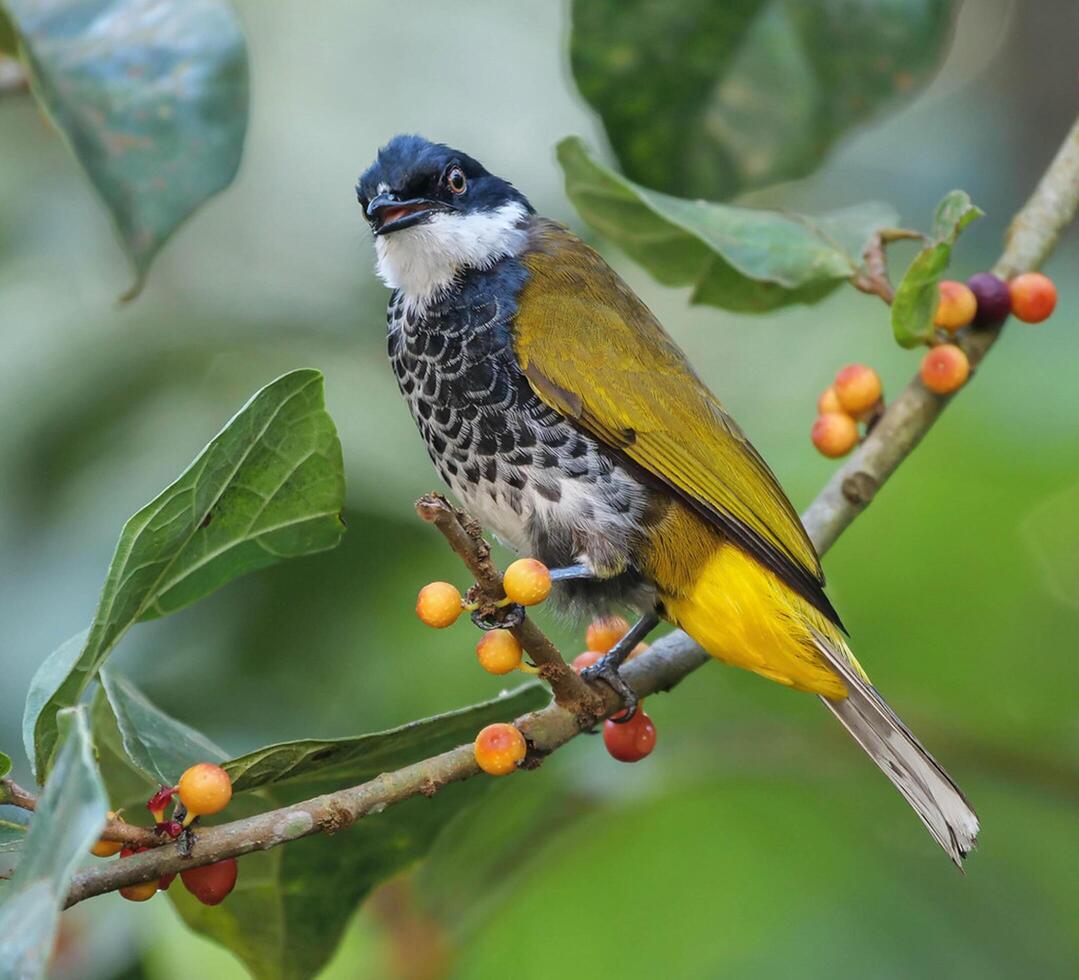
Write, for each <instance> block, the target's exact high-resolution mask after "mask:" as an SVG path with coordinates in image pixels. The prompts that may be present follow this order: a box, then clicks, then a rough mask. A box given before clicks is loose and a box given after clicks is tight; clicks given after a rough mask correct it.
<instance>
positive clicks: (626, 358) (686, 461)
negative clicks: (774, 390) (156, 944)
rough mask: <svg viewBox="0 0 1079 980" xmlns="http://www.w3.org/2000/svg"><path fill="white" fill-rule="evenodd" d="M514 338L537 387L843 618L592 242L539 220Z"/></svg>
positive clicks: (794, 519)
mask: <svg viewBox="0 0 1079 980" xmlns="http://www.w3.org/2000/svg"><path fill="white" fill-rule="evenodd" d="M524 264H525V266H526V267H527V269H528V272H529V281H528V283H527V284H526V285H525V287H524V290H523V292H522V294H521V297H520V301H519V304H518V313H517V316H516V318H515V320H514V345H515V349H516V352H517V355H518V358H519V359H520V362H521V366H522V368H523V370H524V373H525V375H526V377H527V378H528V380H529V383H530V384H531V386H532V388H533V390H534V391H535V392H536V394H537V395H538V396H539V397H540V398H541V399H542V400H543V401H544V402H546V403H547V404H548V405H550V406H552V407H553V408H555V409H556V410H558V411H560V412H562V413H563V414H564V415H566V416H567V417H569V418H571V419H572V420H574V421H575V422H576V423H577V424H578V425H580V426H581V427H582V428H583V429H585V430H586V431H588V432H590V433H591V434H592V435H594V436H595V437H596V438H598V439H600V440H601V441H602V442H604V443H606V444H607V445H608V446H610V447H611V448H613V449H616V450H618V451H620V452H622V453H623V454H625V456H627V457H628V458H629V459H631V460H633V461H634V462H635V463H637V464H638V465H639V466H641V467H643V468H644V469H645V470H647V471H648V472H649V473H651V474H652V475H653V476H655V477H656V478H658V479H659V480H660V481H662V482H663V483H664V484H666V485H667V486H668V487H670V488H671V489H672V490H673V491H675V492H676V493H677V494H678V495H679V496H680V497H682V498H683V499H684V500H685V501H686V502H687V503H689V504H690V505H691V506H692V507H693V508H694V509H695V510H697V511H698V512H699V513H700V514H702V515H703V516H704V517H705V518H706V519H708V520H709V521H710V522H711V523H713V524H715V525H716V526H717V527H719V529H720V530H721V531H722V532H723V533H724V534H725V535H726V536H727V537H729V538H731V539H732V540H734V541H736V542H737V543H738V544H739V545H741V546H742V547H743V548H745V550H747V551H748V552H749V553H751V554H753V555H754V556H755V557H757V558H758V559H759V560H760V561H762V562H763V563H764V564H765V565H767V566H768V567H769V568H771V569H772V570H774V571H775V572H776V573H777V574H778V575H780V577H781V578H783V579H784V580H785V581H786V582H787V583H788V584H790V585H791V587H792V588H795V589H796V590H797V591H798V592H800V593H801V594H802V595H804V596H805V597H806V598H807V599H809V600H810V601H811V602H812V603H813V604H814V605H815V606H817V607H818V608H819V609H821V611H822V612H824V613H825V614H826V615H828V616H829V617H830V618H832V619H833V620H835V621H836V622H837V623H838V617H837V616H836V613H835V610H834V609H832V606H831V604H830V603H829V602H828V599H827V598H826V597H825V595H824V592H823V588H822V586H823V584H824V576H823V573H822V571H821V567H820V560H819V559H818V557H817V553H816V551H815V549H814V547H813V544H812V542H811V541H810V540H809V536H808V535H807V534H806V532H805V529H804V528H803V527H802V524H801V521H800V520H799V519H798V515H797V514H796V513H795V511H794V508H793V507H792V506H791V504H790V501H789V500H787V497H786V495H785V494H784V492H783V490H782V488H781V487H780V486H779V483H778V481H777V480H776V478H775V476H774V475H773V474H772V471H771V470H770V469H769V468H768V465H767V464H766V463H765V462H764V460H763V459H762V458H761V457H760V455H759V454H758V453H757V451H756V450H755V449H754V448H753V446H752V445H751V444H750V443H749V440H748V439H746V437H745V435H744V434H743V432H742V430H741V429H740V428H739V427H738V424H737V423H736V422H735V421H734V419H732V418H731V417H730V416H729V415H728V414H727V412H726V411H725V410H724V408H723V406H722V405H721V404H720V403H719V401H718V400H717V399H716V398H715V396H714V395H712V393H711V392H710V391H709V390H708V389H707V388H706V387H705V386H704V384H703V383H702V382H701V380H700V379H699V378H698V377H697V376H696V374H695V373H694V372H693V369H692V368H691V367H690V366H689V364H688V362H687V361H686V359H685V355H684V354H683V353H682V352H681V350H679V349H678V347H677V345H675V343H674V341H672V340H671V339H670V337H668V336H667V334H666V333H665V332H664V330H663V328H662V327H661V326H660V324H659V323H658V321H657V320H656V319H655V317H654V316H653V315H652V314H651V312H650V311H649V310H648V308H647V307H646V306H645V305H644V304H643V303H642V302H641V301H640V300H639V299H638V298H637V297H636V295H634V293H633V292H632V291H631V290H630V289H629V287H628V286H627V285H626V284H625V283H624V282H623V281H622V280H621V279H620V278H619V277H618V275H617V274H616V273H615V272H614V271H613V270H612V269H611V268H610V267H609V266H608V265H607V263H606V262H605V261H604V260H603V259H602V258H601V257H600V256H599V255H598V254H597V253H596V252H595V251H593V250H592V249H591V248H589V247H588V246H587V245H585V244H584V243H583V242H582V241H581V240H580V239H578V238H577V237H576V236H575V235H573V234H571V233H570V232H568V231H567V230H566V229H564V228H562V227H561V226H559V225H556V224H554V223H553V222H548V221H544V220H540V219H537V220H536V221H535V223H534V226H533V232H532V241H531V248H530V250H529V251H528V252H526V254H525V256H524Z"/></svg>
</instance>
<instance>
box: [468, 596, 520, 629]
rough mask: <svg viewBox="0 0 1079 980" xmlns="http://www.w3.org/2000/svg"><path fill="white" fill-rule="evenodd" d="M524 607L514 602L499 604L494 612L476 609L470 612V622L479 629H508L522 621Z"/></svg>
mask: <svg viewBox="0 0 1079 980" xmlns="http://www.w3.org/2000/svg"><path fill="white" fill-rule="evenodd" d="M524 618H525V607H524V606H522V605H520V604H519V603H516V602H508V603H506V605H504V606H499V607H498V608H497V609H495V611H494V612H487V611H485V610H483V609H477V610H475V611H474V612H473V613H472V623H473V624H474V625H475V626H478V627H479V628H480V629H481V630H484V631H487V630H510V629H513V627H514V626H520V625H521V623H523V622H524Z"/></svg>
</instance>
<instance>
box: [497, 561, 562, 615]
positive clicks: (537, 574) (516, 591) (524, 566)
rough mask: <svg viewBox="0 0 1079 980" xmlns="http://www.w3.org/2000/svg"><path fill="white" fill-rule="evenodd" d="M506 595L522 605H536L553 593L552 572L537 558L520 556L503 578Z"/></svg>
mask: <svg viewBox="0 0 1079 980" xmlns="http://www.w3.org/2000/svg"><path fill="white" fill-rule="evenodd" d="M502 588H503V589H505V590H506V595H507V596H508V597H509V598H510V599H511V600H512V601H513V602H517V603H520V604H521V605H522V606H534V605H536V603H538V602H543V600H544V599H546V598H547V596H549V595H550V594H551V573H550V572H549V571H548V570H547V566H546V565H544V564H543V562H541V561H537V560H536V559H535V558H518V559H517V561H515V562H514V563H513V564H512V565H510V567H509V568H507V569H506V574H505V575H504V576H503V578H502Z"/></svg>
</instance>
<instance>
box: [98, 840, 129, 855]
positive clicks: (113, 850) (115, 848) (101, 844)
mask: <svg viewBox="0 0 1079 980" xmlns="http://www.w3.org/2000/svg"><path fill="white" fill-rule="evenodd" d="M123 846H124V845H123V844H121V843H120V842H119V841H117V840H99V841H98V842H97V843H96V844H95V845H94V846H93V847H91V848H90V853H91V854H93V856H94V857H99V858H107V857H112V856H113V855H114V854H119V853H120V851H121V850H122V849H123Z"/></svg>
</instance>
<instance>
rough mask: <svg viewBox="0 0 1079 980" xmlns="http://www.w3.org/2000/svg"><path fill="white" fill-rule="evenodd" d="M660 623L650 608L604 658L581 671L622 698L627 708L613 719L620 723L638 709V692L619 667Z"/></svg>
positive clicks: (584, 675)
mask: <svg viewBox="0 0 1079 980" xmlns="http://www.w3.org/2000/svg"><path fill="white" fill-rule="evenodd" d="M658 625H659V616H658V615H657V614H656V611H655V610H654V609H650V610H649V611H648V612H646V613H645V614H644V615H643V616H641V618H640V619H638V620H637V622H636V623H634V624H633V625H632V626H631V627H630V628H629V630H628V631H627V633H626V635H625V636H623V637H622V639H620V640H619V641H618V642H617V643H616V644H615V645H614V646H613V647H611V649H610V651H609V652H608V653H607V654H606V655H605V656H604V657H603V659H602V660H598V661H597V662H596V663H594V664H593V665H592V666H591V667H585V669H584V670H582V671H581V677H582V679H584V680H586V681H593V680H602V681H603V682H604V683H606V684H608V685H610V687H611V688H612V689H613V690H614V692H615V694H617V695H618V696H619V697H620V698H621V699H622V702H623V703H624V704H625V706H626V710H625V711H624V712H622V714H621V715H619V717H618V718H615V719H613V720H614V721H616V722H618V723H619V724H621V723H623V722H627V721H629V720H630V718H632V717H633V715H634V714H635V713H636V711H637V694H636V692H635V691H634V690H633V688H632V687H630V686H629V685H628V684H627V683H626V682H625V681H624V680H623V679H622V675H621V673H620V672H619V668H620V667H621V666H622V664H623V663H624V662H625V659H626V657H628V656H629V655H630V654H631V653H632V652H633V648H634V647H636V646H637V644H638V643H640V642H641V641H642V640H643V639H644V638H645V637H646V636H648V634H649V633H651V632H652V630H654V629H655V628H656V627H657V626H658Z"/></svg>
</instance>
